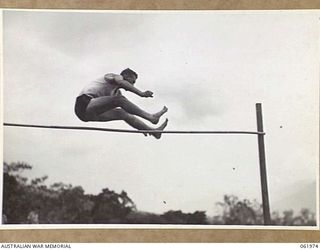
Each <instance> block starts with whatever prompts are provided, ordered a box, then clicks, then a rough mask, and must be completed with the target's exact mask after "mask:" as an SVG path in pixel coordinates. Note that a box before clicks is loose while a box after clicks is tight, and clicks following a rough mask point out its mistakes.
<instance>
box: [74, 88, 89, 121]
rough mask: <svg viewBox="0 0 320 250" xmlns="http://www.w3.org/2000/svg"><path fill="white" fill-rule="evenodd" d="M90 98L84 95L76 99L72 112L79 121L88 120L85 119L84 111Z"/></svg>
mask: <svg viewBox="0 0 320 250" xmlns="http://www.w3.org/2000/svg"><path fill="white" fill-rule="evenodd" d="M92 98H93V97H92V96H89V95H85V94H84V95H81V96H78V97H77V100H76V104H75V106H74V112H75V113H76V115H77V116H78V118H79V119H80V120H81V121H84V122H87V121H88V119H87V118H86V109H87V106H88V104H89V102H90V100H91V99H92Z"/></svg>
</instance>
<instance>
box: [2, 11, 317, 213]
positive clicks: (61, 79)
mask: <svg viewBox="0 0 320 250" xmlns="http://www.w3.org/2000/svg"><path fill="white" fill-rule="evenodd" d="M3 34H4V121H5V122H13V123H27V124H42V125H76V126H101V127H112V128H126V129H128V128H129V127H128V125H127V124H125V123H124V122H110V123H105V124H104V123H94V122H92V123H83V122H81V121H80V120H78V119H77V117H76V116H75V115H74V113H73V106H74V102H75V98H76V97H77V95H78V93H79V92H80V90H81V89H82V87H83V86H84V85H86V84H87V83H88V82H90V81H92V80H94V79H96V78H98V77H101V76H103V75H104V74H105V73H108V72H113V73H119V72H120V71H121V70H122V69H124V68H127V67H130V68H132V69H134V70H135V71H137V73H138V74H139V78H138V81H137V84H136V86H137V87H138V88H140V89H141V90H143V91H144V90H151V91H153V92H154V98H148V99H145V98H139V97H137V96H134V95H133V94H129V93H127V92H125V93H124V94H125V95H126V96H127V97H128V98H129V99H131V100H132V101H134V102H135V103H137V104H138V105H140V106H141V107H142V108H144V109H145V110H147V111H150V112H156V111H158V110H160V109H161V108H162V107H163V105H166V106H167V107H168V108H169V112H168V113H167V114H166V115H165V116H164V117H167V118H168V119H169V125H168V127H167V129H168V130H191V129H194V130H249V131H255V130H256V118H255V103H258V102H261V103H262V108H263V116H264V127H265V131H266V132H267V135H266V138H265V142H266V154H267V155H266V157H267V172H268V182H269V195H270V206H271V210H272V211H273V210H277V209H284V208H288V209H290V208H294V209H298V210H299V209H300V208H302V207H305V206H307V207H309V208H311V209H312V210H313V211H315V201H316V195H315V190H316V186H315V183H316V176H317V173H318V165H319V160H318V158H319V156H318V152H319V147H318V139H319V134H318V133H319V132H318V131H319V124H318V121H319V12H316V11H314V12H311V11H308V12H302V11H301V12H288V11H270V12H262V11H261V12H188V13H184V12H169V13H168V12H167V13H166V12H157V13H154V12H140V13H139V12H126V13H116V12H112V13H83V12H82V13H76V12H71V13H70V12H61V13H58V12H27V11H19V12H18V11H4V32H3ZM163 119H164V118H162V120H161V121H163ZM4 160H5V161H7V162H9V163H10V162H16V161H24V162H27V163H29V164H31V165H32V166H33V170H32V171H31V172H30V173H29V175H28V176H29V177H40V176H44V175H48V176H49V179H48V183H49V184H50V183H54V182H64V183H71V184H72V185H75V186H76V185H81V186H82V187H83V188H84V190H85V192H86V193H91V194H97V193H99V192H100V191H101V190H102V189H103V188H106V187H108V188H109V189H112V190H115V191H117V192H121V190H125V191H126V192H127V193H128V194H129V196H130V197H131V198H132V199H133V201H134V202H135V203H136V205H137V207H138V209H139V210H143V211H149V212H157V213H162V212H164V211H168V210H170V209H173V210H183V211H184V212H194V211H196V210H205V211H207V214H209V215H211V214H214V213H215V212H216V210H215V202H218V201H222V199H223V195H224V194H235V195H238V196H239V197H240V198H248V199H257V200H258V201H261V192H260V179H259V178H260V177H259V165H258V147H257V138H256V136H254V135H171V134H164V135H163V137H162V138H161V140H155V139H153V138H152V137H148V138H146V137H144V136H142V135H140V134H119V133H117V134H116V133H103V132H86V131H70V130H68V131H62V130H41V129H27V128H9V127H5V128H4ZM310 186H311V187H312V188H311V190H312V191H311V193H310V192H304V191H301V190H305V189H307V190H310V189H308V188H306V187H310ZM296 193H299V195H297V196H294V194H296ZM290 195H293V198H292V200H294V201H296V203H295V205H292V204H286V203H287V202H288V200H287V196H290ZM306 197H307V198H308V201H306ZM310 200H311V202H310ZM164 201H165V203H164ZM299 201H301V203H300V202H299ZM308 202H309V203H308ZM288 206H289V207H288ZM292 206H295V207H292Z"/></svg>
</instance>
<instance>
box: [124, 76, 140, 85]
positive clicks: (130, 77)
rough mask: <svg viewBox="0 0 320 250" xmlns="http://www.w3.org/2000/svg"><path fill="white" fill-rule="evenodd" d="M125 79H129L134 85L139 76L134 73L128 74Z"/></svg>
mask: <svg viewBox="0 0 320 250" xmlns="http://www.w3.org/2000/svg"><path fill="white" fill-rule="evenodd" d="M125 80H127V81H128V82H130V83H131V84H132V85H133V84H134V83H135V82H136V80H137V77H136V76H135V75H134V74H128V75H126V76H125Z"/></svg>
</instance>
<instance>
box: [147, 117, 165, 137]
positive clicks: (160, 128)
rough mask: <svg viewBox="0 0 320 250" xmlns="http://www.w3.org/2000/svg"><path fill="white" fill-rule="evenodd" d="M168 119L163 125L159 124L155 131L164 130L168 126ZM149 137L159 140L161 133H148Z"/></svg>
mask: <svg viewBox="0 0 320 250" xmlns="http://www.w3.org/2000/svg"><path fill="white" fill-rule="evenodd" d="M168 121H169V120H168V119H166V120H165V121H164V123H162V124H161V126H159V127H158V128H156V129H155V130H164V129H165V127H166V126H167V125H168ZM150 135H152V136H154V137H155V138H156V139H160V138H161V135H162V133H161V132H155V133H150Z"/></svg>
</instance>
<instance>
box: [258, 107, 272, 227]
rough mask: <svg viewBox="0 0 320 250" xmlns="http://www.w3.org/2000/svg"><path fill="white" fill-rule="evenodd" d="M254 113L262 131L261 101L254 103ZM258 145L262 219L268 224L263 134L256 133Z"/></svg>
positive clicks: (259, 130) (268, 208)
mask: <svg viewBox="0 0 320 250" xmlns="http://www.w3.org/2000/svg"><path fill="white" fill-rule="evenodd" d="M256 114H257V128H258V132H264V131H263V120H262V108H261V103H256ZM258 146H259V162H260V180H261V192H262V206H263V219H264V224H265V225H270V224H271V218H270V206H269V194H268V182H267V169H266V155H265V148H264V134H258Z"/></svg>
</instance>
